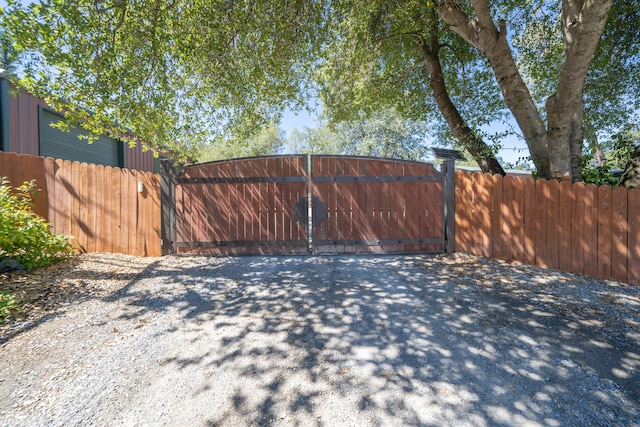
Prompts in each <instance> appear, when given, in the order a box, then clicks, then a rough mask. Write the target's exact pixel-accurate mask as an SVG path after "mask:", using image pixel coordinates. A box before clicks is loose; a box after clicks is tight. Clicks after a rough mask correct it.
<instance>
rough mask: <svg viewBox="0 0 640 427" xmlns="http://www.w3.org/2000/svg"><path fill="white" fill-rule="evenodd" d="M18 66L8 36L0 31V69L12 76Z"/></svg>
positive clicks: (16, 57) (3, 31)
mask: <svg viewBox="0 0 640 427" xmlns="http://www.w3.org/2000/svg"><path fill="white" fill-rule="evenodd" d="M17 64H18V55H17V52H16V50H15V48H14V47H13V43H12V42H11V39H10V38H9V35H8V34H7V32H6V31H5V30H4V29H0V68H1V69H2V70H4V71H3V72H6V73H10V74H14V73H15V72H16V68H17Z"/></svg>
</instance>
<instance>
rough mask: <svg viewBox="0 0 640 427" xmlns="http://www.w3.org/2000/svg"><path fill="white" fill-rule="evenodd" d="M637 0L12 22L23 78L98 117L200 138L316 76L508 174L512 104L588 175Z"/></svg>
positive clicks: (540, 154) (17, 8)
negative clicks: (503, 148)
mask: <svg viewBox="0 0 640 427" xmlns="http://www.w3.org/2000/svg"><path fill="white" fill-rule="evenodd" d="M636 3H637V0H636V1H632V2H625V1H623V0H589V1H585V0H552V1H548V0H496V1H492V2H490V3H489V2H488V1H487V0H467V1H463V0H460V1H453V0H437V1H418V0H398V1H394V2H390V1H384V0H373V1H370V0H367V1H364V0H349V1H346V0H326V1H309V0H300V1H296V2H290V1H284V0H276V1H270V2H251V1H238V2H226V1H222V0H211V1H204V0H200V1H195V2H184V1H182V0H173V1H170V2H166V1H160V0H146V1H140V2H128V1H120V0H118V1H116V0H108V1H103V2H90V1H88V0H80V1H77V0H76V1H73V2H72V1H70V0H41V2H40V3H38V4H31V5H29V6H22V5H21V4H20V3H19V2H17V1H16V0H10V1H9V4H10V6H9V8H8V9H7V11H6V12H5V13H4V14H3V23H4V24H5V26H6V28H8V29H9V30H8V31H10V33H11V36H12V39H13V40H14V46H15V47H16V49H17V50H18V52H19V53H20V54H21V55H25V57H26V58H29V59H30V61H27V64H26V65H25V70H33V72H29V73H27V74H26V75H25V77H24V78H23V79H21V84H22V85H23V86H26V87H27V88H30V89H33V90H39V94H41V95H44V96H45V98H46V99H47V101H48V102H50V103H51V104H52V105H53V106H54V107H56V106H58V105H59V106H61V107H62V106H66V108H67V110H66V111H67V115H68V116H70V118H75V119H76V120H75V121H80V122H83V124H84V125H85V126H86V127H88V128H89V129H90V130H95V131H104V130H105V129H106V130H109V131H111V132H112V133H114V132H115V133H121V132H124V131H125V126H126V127H128V128H129V129H131V130H132V131H133V133H134V134H135V135H138V136H139V137H140V138H141V139H142V140H144V141H146V143H147V144H150V145H152V146H160V147H164V146H166V147H167V148H171V149H174V150H178V151H183V152H187V153H189V152H192V151H194V150H196V149H197V148H198V144H199V143H200V142H202V141H206V140H212V139H215V138H220V136H221V135H225V134H229V133H234V134H249V133H252V132H257V131H258V130H259V129H260V128H261V127H262V126H263V125H265V124H266V123H268V121H269V119H270V118H272V117H273V116H274V115H278V113H279V112H280V111H282V109H283V108H284V107H285V106H292V105H293V106H294V107H295V106H296V105H297V106H299V105H301V103H302V102H303V100H304V99H305V96H306V95H309V94H310V93H315V92H312V91H311V90H312V89H313V87H312V86H313V82H317V83H318V86H319V87H318V90H319V94H320V97H321V98H322V99H323V101H324V103H325V106H326V113H327V115H328V116H329V119H330V121H331V122H339V121H341V120H343V119H349V118H353V117H354V115H358V114H360V113H361V112H362V113H364V114H365V115H366V116H370V115H371V114H372V113H373V112H374V111H382V110H385V109H388V108H393V109H395V110H396V111H398V112H399V113H400V114H402V115H403V117H405V118H410V119H413V120H416V121H421V122H424V123H426V124H427V125H428V126H429V127H430V128H431V129H433V130H434V131H435V132H437V135H438V136H439V137H441V138H442V140H443V141H453V140H455V141H456V142H457V143H458V144H459V145H461V146H463V147H464V148H465V149H467V150H468V152H469V153H471V154H472V155H473V157H474V158H475V159H476V160H477V161H478V163H479V164H480V166H481V167H482V168H483V170H485V171H491V172H497V173H504V172H503V171H502V167H501V166H500V163H499V161H498V160H497V159H496V156H495V154H496V152H497V150H498V148H499V141H498V139H499V137H500V134H499V133H496V132H491V131H489V130H487V129H488V127H489V126H491V125H492V124H494V123H496V122H500V121H503V122H505V121H506V122H508V119H509V117H510V115H512V116H513V117H515V120H516V122H517V124H518V127H519V131H520V133H521V134H522V136H523V138H524V139H525V140H526V142H527V145H528V147H529V150H530V153H531V157H532V159H533V162H534V163H535V165H536V168H537V169H538V175H539V176H541V177H547V178H559V177H562V176H564V175H566V174H571V176H572V178H573V179H577V177H578V176H579V173H578V172H579V169H580V164H581V162H580V160H581V155H582V141H583V139H584V138H583V134H584V135H586V136H587V137H588V138H591V139H592V140H593V141H595V140H596V139H597V138H596V137H597V134H598V130H599V129H600V128H601V127H602V126H612V125H610V124H607V125H605V124H603V123H605V122H612V121H614V120H618V119H614V114H613V113H612V112H613V111H615V107H616V106H621V105H623V104H624V102H625V100H626V101H628V102H627V104H628V105H630V107H628V108H626V109H622V110H621V112H620V116H628V115H629V114H632V112H633V111H636V110H637V106H638V99H640V97H639V96H638V87H640V85H638V84H636V85H635V86H633V85H632V84H629V83H633V82H635V83H640V82H638V77H637V75H638V73H637V71H635V68H634V64H635V65H636V66H637V62H638V56H640V55H639V53H638V47H637V45H638V44H637V37H636V36H638V35H639V32H640V29H639V27H640V25H638V12H637V10H638V9H639V8H638V7H637V4H636ZM610 9H611V10H612V11H613V12H612V14H613V15H614V17H613V19H611V20H609V24H607V16H608V15H609V10H610ZM627 20H629V22H627ZM627 33H629V34H630V35H629V34H627ZM601 35H602V40H603V42H602V43H601V44H600V47H598V41H599V40H600V38H601ZM513 47H515V49H514V48H513ZM592 58H593V61H592ZM607 58H609V59H610V61H609V63H610V64H611V65H612V71H615V72H612V73H611V74H608V73H607V72H605V71H606V70H607V69H608V67H607V61H608V59H607ZM591 64H594V67H593V68H591V70H590V65H591ZM310 76H311V77H312V78H309V77H310ZM607 88H609V90H607ZM610 98H615V99H614V100H613V102H610ZM633 105H635V106H636V108H635V109H634V108H633V107H632V106H633ZM90 111H92V112H93V113H90ZM625 121H626V122H631V121H630V120H627V117H625ZM594 143H595V142H594Z"/></svg>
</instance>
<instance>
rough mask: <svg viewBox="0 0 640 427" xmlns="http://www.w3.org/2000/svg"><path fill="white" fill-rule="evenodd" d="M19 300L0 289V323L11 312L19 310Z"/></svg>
mask: <svg viewBox="0 0 640 427" xmlns="http://www.w3.org/2000/svg"><path fill="white" fill-rule="evenodd" d="M19 302H20V299H19V298H17V297H15V296H14V295H13V294H11V292H9V291H0V325H1V324H3V323H4V321H5V319H6V318H7V317H9V316H10V315H11V313H13V312H14V311H18V310H20V308H21V307H20V305H18V303H19Z"/></svg>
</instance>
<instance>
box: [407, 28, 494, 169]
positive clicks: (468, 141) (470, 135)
mask: <svg viewBox="0 0 640 427" xmlns="http://www.w3.org/2000/svg"><path fill="white" fill-rule="evenodd" d="M433 22H434V24H433V26H432V28H431V34H430V40H429V42H428V43H427V42H426V41H424V40H421V42H420V50H421V53H422V58H423V61H424V63H425V65H426V66H427V68H428V70H429V84H430V85H431V89H432V90H433V95H434V98H435V100H436V104H437V105H438V109H439V110H440V112H441V113H442V115H443V117H444V118H445V120H446V121H447V124H448V125H449V128H450V129H451V131H452V132H453V134H454V136H455V137H456V138H457V139H458V141H460V143H461V144H462V145H463V146H464V147H465V148H466V149H467V151H469V153H470V154H471V155H472V156H473V159H474V160H475V161H476V162H477V163H478V166H480V169H481V170H482V172H485V173H495V174H500V175H502V176H504V175H506V172H505V171H504V169H503V168H502V165H500V162H498V159H496V157H495V155H494V154H493V152H492V150H491V148H490V147H489V145H488V144H486V143H485V142H484V141H483V140H482V138H481V137H480V136H479V135H478V134H477V133H475V132H474V131H473V130H472V129H471V128H470V127H469V126H468V125H467V123H466V122H465V121H464V119H463V118H462V116H461V115H460V112H459V111H458V109H457V108H456V106H455V105H454V103H453V101H451V97H450V96H449V92H448V91H447V85H446V83H445V80H444V74H443V72H442V66H441V64H440V57H439V50H440V45H439V41H438V28H437V20H435V19H434V21H433Z"/></svg>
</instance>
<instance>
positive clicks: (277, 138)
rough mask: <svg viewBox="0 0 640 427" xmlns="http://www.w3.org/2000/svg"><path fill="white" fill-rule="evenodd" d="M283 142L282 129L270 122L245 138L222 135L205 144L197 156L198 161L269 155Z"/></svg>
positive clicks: (277, 149) (282, 144)
mask: <svg viewBox="0 0 640 427" xmlns="http://www.w3.org/2000/svg"><path fill="white" fill-rule="evenodd" d="M285 143H286V139H285V134H284V131H282V130H281V129H280V128H279V127H278V126H277V125H275V124H270V125H268V126H265V127H263V128H262V129H261V130H260V131H258V133H257V134H254V135H250V136H248V137H246V139H242V140H238V139H235V138H233V137H224V138H221V139H219V140H217V141H215V142H214V143H212V144H208V145H206V146H205V147H204V148H203V149H202V152H201V155H200V156H199V157H198V162H201V163H202V162H210V161H214V160H226V159H233V158H240V157H257V156H270V155H274V154H277V153H278V152H279V151H280V150H281V149H282V147H283V146H284V145H285Z"/></svg>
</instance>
